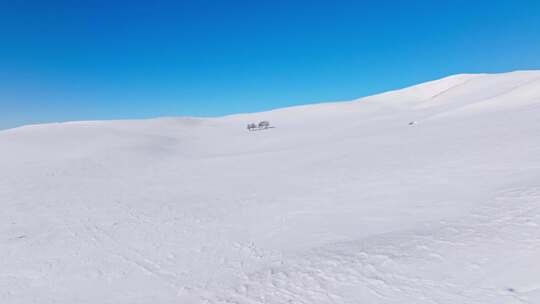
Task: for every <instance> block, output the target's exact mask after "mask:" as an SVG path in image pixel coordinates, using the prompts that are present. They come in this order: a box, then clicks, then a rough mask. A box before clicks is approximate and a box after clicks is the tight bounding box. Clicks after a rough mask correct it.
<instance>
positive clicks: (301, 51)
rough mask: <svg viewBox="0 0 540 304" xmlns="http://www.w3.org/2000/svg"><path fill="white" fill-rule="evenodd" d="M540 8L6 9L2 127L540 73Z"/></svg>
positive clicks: (197, 112) (2, 6) (492, 4)
mask: <svg viewBox="0 0 540 304" xmlns="http://www.w3.org/2000/svg"><path fill="white" fill-rule="evenodd" d="M539 54H540V1H537V0H530V1H520V0H514V1H511V0H507V1H497V0H492V1H462V0H454V1H431V0H430V1H427V0H426V1H339V0H336V1H316V0H312V1H293V0H289V1H281V0H273V1H236V0H228V1H225V0H223V1H210V0H198V1H181V0H178V1H136V0H132V1H113V0H107V1H100V0H94V1H83V0H65V1H54V0H51V1H30V0H28V1H25V0H10V1H0V128H9V127H14V126H18V125H22V124H30V123H41V122H52V121H66V120H88V119H119V118H144V117H156V116H182V115H189V116H216V115H223V114H228V113H235V112H252V111H260V110H265V109H270V108H276V107H284V106H289V105H295V104H305V103H313V102H321V101H334V100H347V99H353V98H357V97H361V96H365V95H370V94H374V93H377V92H382V91H385V90H389V89H395V88H400V87H404V86H408V85H412V84H416V83H419V82H424V81H427V80H432V79H436V78H440V77H443V76H447V75H450V74H456V73H475V72H505V71H512V70H523V69H540V55H539Z"/></svg>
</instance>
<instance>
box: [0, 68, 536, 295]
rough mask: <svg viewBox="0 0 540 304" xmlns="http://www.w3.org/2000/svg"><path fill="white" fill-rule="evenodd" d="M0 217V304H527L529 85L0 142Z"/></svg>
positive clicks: (532, 231)
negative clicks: (258, 127) (252, 128)
mask: <svg viewBox="0 0 540 304" xmlns="http://www.w3.org/2000/svg"><path fill="white" fill-rule="evenodd" d="M261 120H269V121H270V122H271V124H272V125H273V126H274V127H275V128H271V129H268V130H264V131H257V132H248V131H247V130H246V128H245V127H246V125H247V123H250V122H258V121H261ZM410 123H412V124H410ZM0 207H1V212H0V303H6V304H15V303H20V304H28V303H39V304H45V303H55V304H58V303H62V304H63V303H65V304H73V303H93V304H95V303H99V304H104V303H111V304H113V303H114V304H122V303H126V304H127V303H129V304H134V303H239V304H252V303H280V304H281V303H306V304H308V303H309V304H311V303H396V304H397V303H399V304H402V303H415V304H417V303H439V304H443V303H445V304H446V303H448V304H455V303H540V72H537V71H529V72H513V73H506V74H492V75H490V74H482V75H456V76H451V77H448V78H444V79H441V80H437V81H433V82H429V83H425V84H420V85H417V86H414V87H410V88H406V89H402V90H397V91H392V92H388V93H385V94H380V95H376V96H371V97H367V98H362V99H359V100H355V101H351V102H341V103H328V104H318V105H309V106H299V107H291V108H285V109H278V110H273V111H268V112H262V113H253V114H239V115H232V116H227V117H221V118H211V119H198V118H165V119H153V120H141V121H100V122H71V123H61V124H48V125H35V126H26V127H21V128H16V129H11V130H6V131H1V132H0Z"/></svg>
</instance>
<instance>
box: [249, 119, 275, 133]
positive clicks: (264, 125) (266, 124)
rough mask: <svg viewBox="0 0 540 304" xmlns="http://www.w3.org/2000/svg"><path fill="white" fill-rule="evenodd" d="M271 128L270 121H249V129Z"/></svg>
mask: <svg viewBox="0 0 540 304" xmlns="http://www.w3.org/2000/svg"><path fill="white" fill-rule="evenodd" d="M268 128H270V122H268V121H261V122H259V123H258V124H256V123H249V124H248V125H247V129H248V131H256V130H264V129H268Z"/></svg>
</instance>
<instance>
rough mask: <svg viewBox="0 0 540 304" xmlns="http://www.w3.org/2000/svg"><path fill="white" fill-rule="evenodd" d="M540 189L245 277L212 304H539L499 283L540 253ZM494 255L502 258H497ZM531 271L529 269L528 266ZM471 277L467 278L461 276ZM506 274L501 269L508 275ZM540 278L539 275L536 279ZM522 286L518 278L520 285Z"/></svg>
mask: <svg viewBox="0 0 540 304" xmlns="http://www.w3.org/2000/svg"><path fill="white" fill-rule="evenodd" d="M539 224H540V188H528V189H513V190H509V191H505V192H504V193H501V194H500V195H499V196H497V197H496V198H495V199H493V200H491V201H488V202H486V203H485V204H483V205H482V207H481V208H479V209H477V210H476V211H475V212H474V213H473V214H471V215H470V216H467V217H466V218H463V219H459V220H454V221H448V222H445V223H443V224H442V225H441V226H439V227H432V226H429V225H428V226H426V227H425V228H424V229H422V230H421V231H409V232H404V233H390V234H387V235H381V236H376V237H372V238H369V239H366V240H361V241H357V242H346V243H338V244H329V245H327V246H324V247H322V248H317V249H314V250H311V251H309V252H305V253H304V254H302V255H298V256H289V257H287V258H286V259H284V260H283V261H282V263H281V264H280V265H275V266H270V267H268V268H267V269H265V270H262V271H260V272H255V273H251V274H247V275H246V279H245V281H244V283H242V284H240V285H238V286H237V287H236V288H232V289H227V288H224V289H222V290H221V291H220V292H218V293H215V294H212V295H208V294H207V295H205V296H203V297H202V299H203V300H204V301H205V303H236V304H255V303H306V304H307V303H361V302H362V301H366V302H367V303H374V302H376V303H404V302H408V301H410V302H411V303H413V302H414V303H438V304H443V303H448V304H450V303H456V300H457V301H459V302H460V303H471V304H472V303H501V304H502V303H533V302H530V301H531V300H530V299H529V297H528V296H527V295H528V294H529V293H531V292H536V291H537V290H538V286H540V278H538V279H537V280H538V283H539V284H538V286H537V285H530V284H529V285H527V286H520V285H519V283H517V281H516V278H513V277H507V278H505V277H502V278H501V277H498V271H497V270H498V267H501V266H500V265H504V266H502V267H505V266H506V267H516V269H519V271H521V275H526V274H524V273H523V269H521V268H520V267H523V266H524V265H513V264H519V263H520V260H519V257H520V255H523V254H530V253H531V252H533V253H537V254H540V248H539V246H538V244H540V228H539V227H540V226H539ZM493 251H495V252H498V254H497V255H495V256H493ZM525 266H526V265H525ZM456 269H460V272H459V273H463V272H466V273H467V274H468V276H467V277H468V278H469V279H467V280H468V281H467V280H464V279H463V277H461V276H456V275H455V273H456V271H454V270H456ZM501 272H502V269H501ZM529 275H535V273H534V272H533V273H529ZM518 281H519V280H518Z"/></svg>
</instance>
